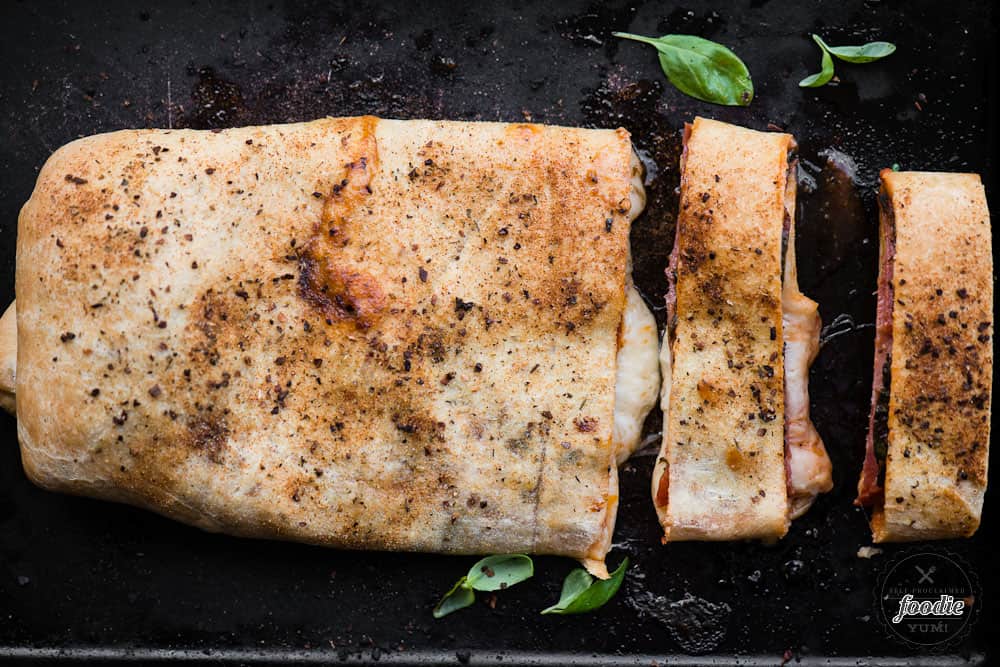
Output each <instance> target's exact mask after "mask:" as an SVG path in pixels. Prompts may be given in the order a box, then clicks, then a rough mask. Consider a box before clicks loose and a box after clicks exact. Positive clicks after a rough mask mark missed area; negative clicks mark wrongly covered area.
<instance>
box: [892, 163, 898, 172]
mask: <svg viewBox="0 0 1000 667" xmlns="http://www.w3.org/2000/svg"><path fill="white" fill-rule="evenodd" d="M892 170H893V171H899V163H898V162H893V163H892Z"/></svg>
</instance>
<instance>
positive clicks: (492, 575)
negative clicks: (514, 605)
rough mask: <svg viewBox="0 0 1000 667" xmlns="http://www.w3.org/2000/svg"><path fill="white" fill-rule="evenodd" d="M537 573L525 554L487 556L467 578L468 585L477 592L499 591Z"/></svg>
mask: <svg viewBox="0 0 1000 667" xmlns="http://www.w3.org/2000/svg"><path fill="white" fill-rule="evenodd" d="M534 573H535V566H534V564H533V563H532V562H531V559H530V558H528V557H527V556H525V555H524V554H503V555H500V556H487V557H486V558H484V559H482V560H481V561H479V562H478V563H476V564H475V565H473V566H472V569H470V570H469V574H468V575H467V576H466V579H467V581H468V585H469V587H470V588H473V589H475V590H477V591H499V590H503V589H504V588H508V587H509V586H513V585H514V584H517V583H520V582H522V581H524V580H525V579H529V578H531V575H533V574H534Z"/></svg>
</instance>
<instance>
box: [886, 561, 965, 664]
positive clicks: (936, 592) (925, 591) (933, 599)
mask: <svg viewBox="0 0 1000 667" xmlns="http://www.w3.org/2000/svg"><path fill="white" fill-rule="evenodd" d="M876 594H877V596H878V600H877V607H878V610H877V612H878V615H879V618H880V620H881V621H882V624H883V625H884V626H886V628H888V630H889V632H890V634H891V635H893V636H894V637H896V638H898V639H900V640H902V641H903V642H904V643H906V644H909V645H912V646H924V647H927V646H937V645H943V644H948V643H952V642H953V641H954V640H956V639H958V638H960V637H961V636H963V634H964V633H965V632H966V631H967V630H968V629H969V628H970V627H971V625H972V622H973V616H975V615H976V613H977V611H978V606H979V605H980V604H981V600H980V599H979V590H978V581H976V578H975V575H974V574H972V573H971V572H970V570H969V568H968V567H967V566H965V565H964V563H962V562H961V560H960V559H959V558H958V557H957V556H954V555H952V554H943V553H936V552H931V551H921V552H910V553H904V554H902V555H900V556H899V557H898V558H897V559H896V560H895V561H892V562H890V563H889V564H888V566H887V567H886V569H885V570H884V572H883V574H882V576H881V577H879V583H878V585H877V587H876Z"/></svg>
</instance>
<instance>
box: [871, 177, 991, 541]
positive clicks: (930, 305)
mask: <svg viewBox="0 0 1000 667" xmlns="http://www.w3.org/2000/svg"><path fill="white" fill-rule="evenodd" d="M882 189H883V197H885V198H887V200H888V204H889V206H890V207H891V211H892V214H893V215H894V217H895V227H896V256H895V266H894V271H893V279H892V285H893V289H894V294H895V299H894V304H893V306H894V307H893V313H892V336H893V338H892V359H891V364H892V365H891V378H892V380H891V391H890V396H889V417H888V419H889V447H888V454H887V458H886V474H885V503H884V508H883V509H881V510H880V509H876V510H875V512H874V514H873V517H872V531H873V536H874V540H875V542H893V541H907V540H923V539H939V538H952V537H968V536H970V535H972V534H973V533H974V532H975V531H976V528H977V527H978V526H979V519H980V515H981V513H982V506H983V494H984V493H985V491H986V478H987V467H988V461H989V442H990V400H991V391H992V383H993V254H992V249H991V231H990V215H989V211H988V209H987V206H986V195H985V192H984V190H983V185H982V182H981V181H980V178H979V176H978V175H977V174H952V173H930V172H894V171H892V170H888V169H886V170H883V171H882ZM883 224H885V221H884V220H883Z"/></svg>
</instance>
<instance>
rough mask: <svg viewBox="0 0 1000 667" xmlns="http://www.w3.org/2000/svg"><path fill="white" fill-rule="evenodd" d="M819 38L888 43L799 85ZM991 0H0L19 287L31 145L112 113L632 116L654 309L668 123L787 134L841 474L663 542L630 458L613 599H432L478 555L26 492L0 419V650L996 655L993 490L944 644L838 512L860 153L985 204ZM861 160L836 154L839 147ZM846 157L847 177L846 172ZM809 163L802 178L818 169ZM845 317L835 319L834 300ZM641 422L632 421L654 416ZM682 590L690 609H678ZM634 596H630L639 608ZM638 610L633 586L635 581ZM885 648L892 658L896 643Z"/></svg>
mask: <svg viewBox="0 0 1000 667" xmlns="http://www.w3.org/2000/svg"><path fill="white" fill-rule="evenodd" d="M612 29H628V30H631V31H633V32H640V33H645V34H662V33H666V32H682V33H695V34H699V35H703V36H705V37H709V38H712V39H716V40H719V41H722V42H724V43H726V44H727V45H729V46H730V47H732V48H733V49H734V50H735V51H736V52H737V53H739V54H740V55H741V56H742V57H743V59H744V60H745V61H746V62H747V64H748V65H749V67H750V69H751V71H752V72H753V76H754V81H755V85H756V99H755V100H754V102H753V104H752V105H751V106H750V108H749V109H729V108H722V107H716V106H712V105H707V104H702V103H700V102H697V101H695V100H692V99H689V98H685V97H682V96H680V95H679V94H678V93H677V92H676V91H675V90H673V89H672V88H671V87H670V86H669V85H668V84H666V82H665V80H664V77H663V75H662V73H661V72H660V71H659V68H658V66H657V64H656V60H655V56H654V54H653V52H652V51H651V50H649V49H647V48H644V47H641V46H639V45H636V44H624V43H619V42H617V41H616V40H614V39H612V38H611V37H610V34H609V33H610V31H611V30H612ZM812 31H821V32H822V33H823V34H824V35H826V36H827V37H828V38H829V40H828V41H830V42H831V43H858V42H862V41H867V40H869V39H887V40H890V41H893V42H895V43H896V44H897V45H898V46H899V51H898V53H897V54H896V55H894V56H892V57H890V58H889V59H887V60H885V61H882V62H879V63H875V64H871V65H866V66H849V65H842V64H838V73H839V74H840V76H841V81H840V83H839V85H835V86H827V87H826V88H822V89H818V90H801V89H799V88H798V87H797V81H798V80H799V79H800V78H802V77H803V76H805V75H806V74H807V73H809V72H811V71H814V70H815V69H816V68H817V66H818V62H819V56H818V53H817V49H816V47H815V46H814V45H813V44H812V42H811V41H810V40H809V39H808V33H809V32H812ZM996 38H997V25H996V16H995V14H994V11H993V9H992V7H991V3H989V2H987V1H985V0H978V1H973V2H951V3H939V2H923V1H922V2H890V1H877V0H869V1H867V2H863V1H860V0H834V1H832V2H819V3H803V2H793V1H784V0H771V1H770V2H768V1H767V0H749V1H748V2H704V3H695V2H690V3H686V4H674V3H663V2H641V1H638V0H637V1H636V2H625V1H623V0H612V1H611V2H607V3H605V2H599V1H597V0H594V1H593V2H590V1H588V0H582V1H576V2H562V1H554V0H551V1H549V2H545V3H529V2H514V3H502V2H481V3H475V2H474V3H462V2H434V3H412V2H393V3H384V4H371V5H366V4H364V3H346V2H305V3H282V2H264V1H255V2H248V3H227V2H215V1H211V0H196V1H192V2H156V3H153V2H150V3H141V2H138V3H137V2H125V1H114V2H101V3H96V2H95V3H87V2H19V3H13V2H10V3H4V4H3V5H2V7H0V136H2V137H3V141H2V143H0V235H2V241H0V295H2V297H3V302H4V305H5V304H6V302H7V301H9V300H10V299H11V298H13V272H14V240H15V235H16V219H17V212H18V209H19V207H20V205H21V204H22V203H23V202H24V201H25V200H26V199H27V197H28V195H29V193H30V192H31V188H32V186H33V182H34V178H35V175H36V174H37V170H38V168H39V167H40V166H41V164H42V163H43V161H44V160H45V158H46V157H47V156H48V155H49V153H50V152H51V151H52V150H54V149H55V148H56V147H58V146H59V145H61V144H63V143H65V142H67V141H70V140H71V139H73V138H75V137H77V136H80V135H86V134H92V133H96V132H103V131H108V130H115V129H120V128H125V127H143V126H156V127H164V126H168V125H171V126H174V127H182V126H184V127H199V128H210V127H226V126H233V125H243V124H259V123H271V122H284V121H295V120H307V119H312V118H316V117H320V116H323V115H350V114H362V113H371V114H376V115H382V116H390V117H407V118H423V117H429V118H450V119H468V120H506V121H520V120H524V119H531V120H534V121H537V122H546V123H558V124H567V125H584V126H598V127H614V126H618V125H621V126H624V127H626V128H628V129H629V130H630V131H631V132H632V134H633V139H634V141H635V144H636V146H637V147H638V148H639V150H640V151H641V152H642V154H643V156H644V157H645V158H646V159H647V165H648V166H649V167H650V174H649V178H648V181H649V182H648V192H649V197H650V205H649V208H648V210H647V211H646V213H645V214H644V215H643V216H642V217H641V218H640V219H639V221H637V223H636V224H635V227H634V231H633V234H632V241H633V249H634V252H635V265H636V279H637V282H638V285H639V287H640V288H641V290H642V292H643V293H644V294H645V295H646V296H647V297H648V298H649V300H650V302H651V303H653V304H654V305H656V306H657V308H658V316H659V318H660V321H661V324H662V315H663V311H662V308H659V306H660V305H661V303H662V299H661V296H662V294H663V292H664V289H665V283H664V279H663V274H662V270H663V267H664V266H665V264H666V258H667V255H668V253H669V251H670V243H671V234H672V230H673V223H674V215H675V207H676V194H675V191H674V189H675V187H676V186H677V180H678V174H677V154H678V150H679V141H680V139H679V129H680V127H681V126H682V123H683V122H684V121H685V120H688V119H690V118H691V117H692V116H693V115H695V114H704V115H708V116H711V117H715V118H719V119H721V120H726V121H731V122H736V123H740V124H745V125H749V126H753V127H757V128H765V127H767V126H768V125H769V124H773V125H775V126H778V127H781V128H784V129H787V130H788V131H790V132H793V133H794V134H795V135H796V137H797V138H798V140H799V143H800V146H801V155H802V158H803V176H804V183H803V189H802V192H801V196H800V198H801V214H802V220H801V222H800V226H799V231H798V234H799V242H798V246H799V248H798V249H799V265H800V276H801V277H800V280H801V283H802V287H803V290H804V291H805V292H806V294H808V295H810V296H812V297H813V298H815V299H817V300H818V301H819V302H820V307H821V314H822V316H823V319H824V322H826V323H830V322H832V321H833V320H834V318H836V317H837V316H842V315H845V314H846V315H848V316H850V318H852V321H853V322H854V324H855V325H856V327H855V328H853V329H851V328H850V326H847V327H846V328H847V329H848V331H847V333H844V334H843V335H840V336H839V337H835V338H833V339H831V340H830V341H829V342H828V343H827V344H826V345H825V346H824V348H823V350H822V352H821V354H820V356H819V358H818V361H817V363H816V366H815V367H814V369H813V373H812V394H813V404H814V415H815V421H816V423H817V426H818V428H819V430H820V432H821V433H822V434H823V436H824V438H825V439H826V443H827V447H828V448H829V449H830V452H831V455H832V457H833V461H834V464H835V478H836V488H835V490H834V492H833V493H831V494H829V495H827V496H824V497H822V498H821V499H820V500H819V502H817V504H816V506H815V507H814V509H813V510H812V511H811V512H810V513H809V514H808V515H807V516H806V517H805V518H803V519H801V520H799V521H796V522H795V524H794V525H793V528H792V530H791V532H790V534H789V536H788V537H787V538H786V539H784V540H782V541H781V542H780V543H778V544H775V545H771V546H766V545H761V544H676V545H672V546H670V547H666V548H665V547H662V546H661V545H660V544H659V529H658V527H657V524H656V521H655V518H654V515H653V511H652V508H651V506H650V502H649V498H648V479H649V475H650V468H651V465H652V457H651V456H646V457H641V458H638V459H635V460H633V461H632V462H630V463H628V464H627V465H626V466H625V467H624V468H623V470H622V495H623V497H622V504H621V508H620V510H619V520H618V530H617V532H616V536H615V539H616V548H615V550H614V552H613V553H612V555H611V557H610V562H611V563H617V561H618V559H619V558H620V557H621V556H622V555H628V556H629V557H630V558H631V559H632V561H633V563H634V565H633V570H632V573H631V574H630V576H629V578H628V580H627V583H626V585H625V586H624V587H623V589H622V591H621V592H620V593H619V595H618V596H617V598H616V599H615V600H614V601H613V602H611V603H610V604H608V605H607V606H606V607H605V608H604V609H602V610H601V611H600V612H598V613H595V614H592V615H589V616H581V617H567V618H554V617H551V616H548V617H541V616H539V615H538V614H537V610H539V609H541V608H542V607H544V606H546V605H547V604H549V603H550V602H551V601H552V600H554V599H555V598H556V597H557V596H558V591H559V587H560V584H561V581H562V577H563V576H564V575H565V574H566V573H567V572H568V571H569V570H570V569H571V568H572V567H573V566H574V564H573V563H571V562H569V561H568V560H566V559H557V558H538V559H536V572H537V574H536V576H535V578H534V579H533V580H532V581H531V582H530V583H529V584H525V585H522V586H519V587H517V588H515V589H512V590H510V591H507V592H504V593H503V594H501V595H500V596H498V598H497V603H496V608H495V609H494V608H490V607H489V606H487V605H485V604H477V605H476V606H475V607H473V608H471V609H468V610H465V611H463V612H461V613H457V614H454V615H453V616H450V617H448V618H446V619H444V620H439V621H435V620H433V619H432V618H431V615H430V609H431V607H432V606H433V605H434V603H435V601H436V600H437V598H438V596H439V595H440V594H441V593H442V592H443V591H445V590H447V588H448V586H449V585H450V584H451V583H453V581H454V580H455V578H456V577H457V576H458V575H459V574H460V573H461V572H463V571H464V570H465V569H466V568H467V567H468V565H469V564H470V563H471V561H472V559H468V558H450V557H441V556H433V555H410V554H383V553H347V552H337V551H330V550H325V549H321V548H316V547H306V546H301V545H294V544H283V543H277V542H258V541H249V540H241V539H234V538H229V537H225V536H220V535H209V534H205V533H201V532H199V531H197V530H195V529H191V528H187V527H184V526H181V525H178V524H175V523H172V522H170V521H168V520H166V519H162V518H160V517H157V516H155V515H152V514H149V513H146V512H142V511H139V510H136V509H132V508H129V507H123V506H118V505H112V504H108V503H102V502H97V501H93V500H86V499H80V498H71V497H66V496H59V495H55V494H50V493H46V492H44V491H41V490H39V489H37V488H35V487H33V486H32V485H31V484H30V483H29V482H28V481H27V479H26V478H25V476H24V473H23V471H22V469H21V465H20V460H19V456H18V451H17V442H16V431H15V422H14V420H13V419H12V418H10V417H7V416H3V417H0V432H2V441H0V658H6V659H9V660H12V661H24V660H38V661H46V662H47V661H58V660H99V661H113V660H121V661H130V662H138V663H143V664H145V663H151V662H157V663H158V662H171V661H191V662H204V661H209V662H217V661H219V662H232V663H260V662H288V661H292V662H325V661H330V660H351V661H358V660H362V661H364V660H380V661H384V662H394V663H413V664H426V663H436V662H442V661H458V662H470V661H471V662H473V663H486V662H497V661H502V662H503V663H504V664H521V663H525V664H528V663H531V664H546V665H552V664H565V663H568V662H579V663H582V664H612V663H615V664H620V663H642V664H649V663H650V662H651V661H664V660H666V659H669V660H670V661H673V662H675V663H676V664H682V665H702V664H705V665H719V664H729V663H734V662H739V663H741V664H748V665H760V664H777V663H779V662H781V661H782V658H783V657H785V658H787V657H791V658H792V660H794V661H801V663H802V664H832V665H846V664H857V663H858V661H859V660H861V661H865V662H868V663H873V664H892V665H904V664H954V663H963V662H972V663H986V662H988V661H989V660H990V658H992V657H994V656H995V655H996V653H995V650H994V648H993V646H994V644H995V643H996V642H995V637H993V636H991V635H992V634H993V632H992V631H993V630H994V629H995V628H996V627H997V620H998V618H997V615H996V612H995V611H994V609H995V604H996V603H995V601H996V599H997V598H996V597H995V595H996V594H997V592H998V587H997V583H998V575H997V572H996V568H995V567H993V565H994V563H993V562H992V561H993V559H994V555H993V553H992V550H991V549H989V548H988V545H989V544H990V542H991V540H993V541H995V539H996V538H997V536H998V528H997V519H998V517H997V516H995V514H996V513H997V509H998V508H997V506H996V504H997V501H996V491H992V492H991V493H989V494H988V495H987V502H986V508H985V510H984V514H983V517H984V523H983V527H982V529H981V530H980V532H979V534H978V535H977V536H976V537H975V538H974V539H971V540H967V541H962V542H952V543H947V544H945V545H937V546H936V547H935V548H939V547H942V546H944V547H947V548H948V549H949V550H950V551H952V552H953V553H956V554H958V555H960V556H961V557H962V558H964V559H965V561H966V563H967V564H968V567H969V569H970V570H971V571H972V572H973V573H974V574H976V575H978V578H979V581H980V583H981V585H982V588H983V595H982V599H981V601H980V602H981V603H982V604H981V610H980V611H981V614H980V617H979V619H978V622H977V624H976V625H975V626H974V627H973V629H972V631H971V632H970V633H969V634H968V635H967V636H966V637H965V639H964V640H963V641H962V642H961V643H960V644H959V645H958V646H955V647H952V648H950V649H948V650H946V651H944V652H941V651H938V652H927V651H919V650H915V649H911V648H907V647H905V646H903V645H901V644H897V643H895V642H894V641H892V640H891V639H890V638H889V637H888V635H887V634H886V633H885V631H884V630H883V629H882V628H881V627H880V626H879V624H878V623H877V622H876V620H875V617H874V607H873V602H874V597H873V587H874V586H875V582H876V580H877V577H878V575H879V573H880V572H881V569H882V568H883V567H884V566H885V565H884V564H885V563H886V562H887V559H889V558H890V557H892V555H893V554H894V553H897V552H899V551H900V550H901V549H905V548H906V547H893V546H890V547H886V549H885V553H883V554H882V555H880V556H878V557H876V558H874V559H871V560H864V559H859V558H858V557H857V555H856V553H857V550H858V547H860V546H862V545H866V544H869V533H868V529H867V526H866V523H865V519H864V516H863V514H862V513H861V512H860V511H859V510H856V509H854V508H853V507H852V506H851V499H852V497H853V489H854V485H855V480H856V475H857V472H858V470H859V468H860V461H861V448H862V442H863V439H864V427H865V414H866V406H867V402H868V395H869V386H870V381H871V370H870V369H871V358H872V352H871V349H872V336H873V332H872V328H871V322H872V321H873V317H874V305H875V302H874V297H873V295H872V291H873V289H874V277H875V257H876V253H877V242H876V237H875V224H876V223H875V215H874V206H873V203H874V201H873V200H874V198H873V187H874V184H875V179H876V174H877V170H878V169H879V168H881V167H884V166H888V165H890V164H892V163H894V162H895V163H899V164H900V165H901V166H902V167H903V168H906V169H946V170H956V171H959V170H968V171H977V172H980V173H982V174H983V177H984V180H985V183H986V187H987V194H988V196H990V197H992V198H993V199H994V200H995V199H996V196H997V192H998V183H997V172H996V167H997V163H996V145H997V144H996V136H997V135H996V130H997V121H996V118H997V110H998V109H997V88H996V78H997V69H996V58H995V53H994V48H995V40H996ZM844 156H848V157H849V158H850V159H851V160H853V162H854V164H855V167H856V168H855V169H854V170H853V172H852V170H851V169H850V164H849V161H848V160H847V159H846V158H845V157H844ZM852 173H853V178H852ZM810 179H812V180H813V181H815V184H816V186H815V188H814V189H813V188H812V184H811V183H810V182H809V180H810ZM841 321H842V322H843V321H846V320H844V319H843V318H842V320H841ZM659 426H660V424H659V418H658V417H657V416H655V415H654V416H653V417H651V418H650V420H649V423H648V424H647V432H648V433H655V432H656V431H658V430H659ZM687 597H690V598H691V599H692V600H693V601H692V602H688V603H684V605H682V609H683V611H682V612H678V611H677V605H676V604H675V605H674V606H673V607H671V606H670V604H669V603H671V602H674V603H676V602H677V601H679V600H683V599H685V598H687ZM651 600H652V601H654V603H653V604H649V602H650V601H651ZM644 603H646V604H644ZM889 656H894V657H889Z"/></svg>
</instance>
